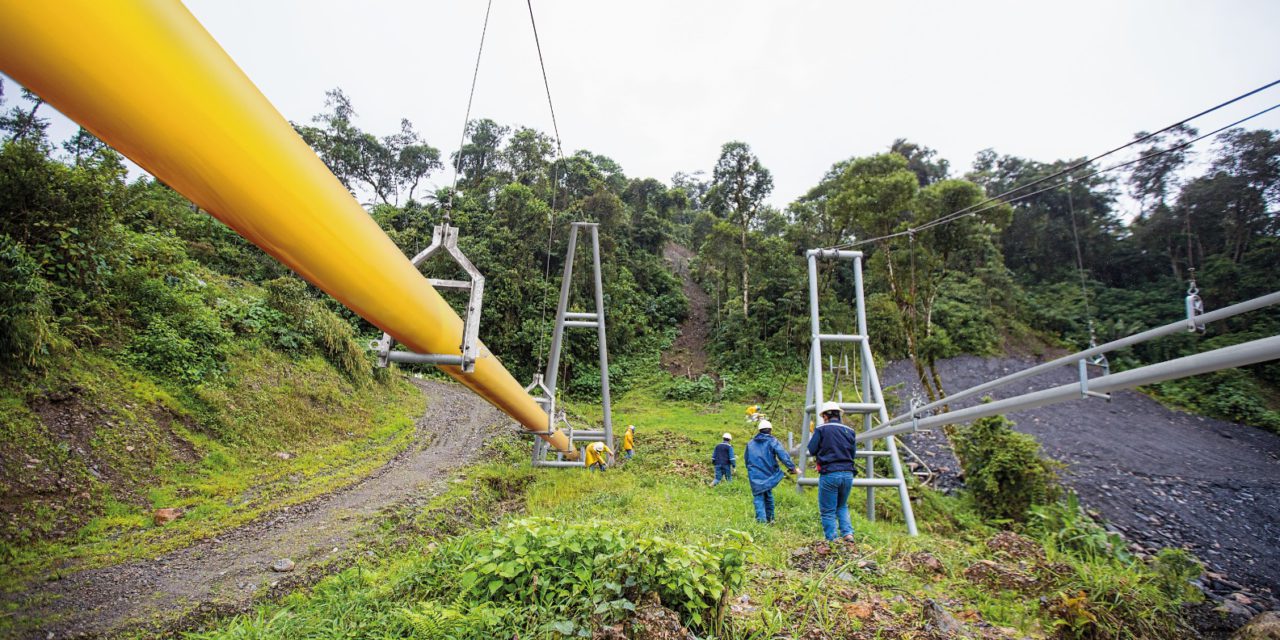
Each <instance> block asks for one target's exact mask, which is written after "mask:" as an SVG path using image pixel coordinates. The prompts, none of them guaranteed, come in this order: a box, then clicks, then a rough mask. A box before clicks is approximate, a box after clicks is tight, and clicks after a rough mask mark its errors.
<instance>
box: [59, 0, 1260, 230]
mask: <svg viewBox="0 0 1280 640" xmlns="http://www.w3.org/2000/svg"><path fill="white" fill-rule="evenodd" d="M186 4H187V6H188V7H189V8H190V10H191V11H192V13H194V14H195V16H196V17H197V18H198V19H199V20H200V21H201V22H202V23H203V24H204V26H205V28H206V29H208V30H209V32H210V33H212V34H213V37H214V38H215V39H217V40H218V42H220V43H221V44H222V46H223V47H224V48H225V49H226V50H227V51H228V52H229V53H230V54H231V57H232V58H233V59H235V60H236V61H237V62H238V63H239V64H240V66H241V67H242V68H243V69H244V70H245V71H246V73H247V74H248V75H249V77H250V78H252V79H253V81H254V82H255V83H257V85H258V87H259V88H260V89H261V90H262V91H263V93H265V94H266V96H267V97H268V98H269V99H270V100H271V101H272V102H273V103H274V104H275V106H276V108H277V109H279V110H280V112H281V113H283V114H284V116H285V117H286V118H289V119H291V120H294V121H306V120H309V119H310V118H311V116H313V115H314V114H316V113H318V112H320V111H321V110H322V109H323V102H324V92H325V91H326V90H328V89H331V88H334V87H341V88H342V89H343V90H344V91H346V92H347V94H348V95H349V96H350V97H351V99H352V101H353V102H354V104H355V107H356V110H357V112H358V114H359V118H358V124H359V125H360V126H361V127H362V128H363V129H365V130H367V131H370V132H372V133H375V134H378V135H385V134H388V133H391V132H393V131H394V130H395V128H396V127H397V124H398V122H399V119H400V118H402V117H404V118H408V119H410V120H411V121H412V122H413V123H414V125H415V126H416V127H417V129H418V131H419V132H420V133H421V134H422V136H423V137H424V138H425V139H426V140H427V141H428V142H429V143H430V144H432V145H433V146H436V147H438V148H440V149H441V150H442V151H443V152H445V153H448V152H450V151H452V150H454V149H456V148H457V144H458V139H459V136H460V134H461V128H462V121H463V114H464V110H465V108H466V100H467V90H468V87H469V85H470V82H471V73H472V70H473V65H474V63H475V56H476V47H477V45H478V42H479V36H480V27H481V24H482V22H483V18H484V11H485V3H484V2H483V1H482V0H472V1H468V2H416V1H414V2H411V1H407V0H406V1H403V2H390V1H380V2H352V1H347V2H338V1H319V0H297V1H292V2H284V1H273V0H187V1H186ZM534 10H535V12H536V17H537V20H538V28H539V32H540V36H541V39H542V48H543V53H544V55H545V57H546V63H547V71H548V74H549V76H550V82H551V89H552V92H553V96H554V98H555V106H556V112H557V116H558V118H559V123H560V132H561V135H562V137H563V139H564V144H565V149H566V152H572V150H576V149H590V150H591V151H593V152H595V153H601V154H604V155H607V156H610V157H612V158H613V159H615V160H617V161H618V162H619V163H620V164H621V165H622V167H623V168H624V170H625V171H626V173H627V175H629V176H633V177H634V176H640V177H655V178H658V179H661V180H663V181H667V180H669V179H670V177H671V175H672V174H673V173H675V172H676V171H695V170H699V169H701V170H705V171H708V172H710V169H711V167H712V166H713V164H714V162H715V160H716V157H717V155H718V152H719V148H720V145H722V144H723V143H725V142H727V141H730V140H742V141H745V142H747V143H749V144H750V145H751V146H752V148H753V149H754V150H755V152H756V153H757V154H758V155H759V156H760V159H761V160H762V161H763V163H764V164H765V166H767V167H768V168H769V169H770V170H772V171H773V174H774V181H775V185H776V187H775V190H774V194H773V196H772V198H771V201H772V202H773V203H774V204H775V205H777V206H780V207H782V206H785V205H786V204H787V203H788V202H790V201H791V200H793V199H794V198H796V197H797V196H799V195H801V194H803V193H804V192H805V191H806V190H807V189H808V188H809V187H811V186H813V185H814V184H815V183H816V181H817V180H818V179H819V178H820V177H821V176H822V174H823V172H825V171H826V169H827V168H828V167H830V165H831V164H832V163H833V162H835V161H838V160H841V159H844V158H847V157H849V156H853V155H865V154H870V153H874V152H877V151H881V150H884V149H886V148H887V147H888V145H889V144H890V143H891V142H892V140H893V139H894V138H896V137H907V138H909V139H910V140H912V141H915V142H919V143H922V144H925V145H928V146H930V147H933V148H935V149H937V150H938V151H939V153H940V155H941V156H942V157H945V158H947V159H949V160H950V161H951V162H952V164H953V166H954V167H955V168H956V169H958V170H959V171H963V170H964V169H966V168H967V167H968V166H969V164H970V163H971V161H972V159H973V156H974V153H975V152H977V151H979V150H981V149H984V148H987V147H992V148H994V149H996V150H997V151H998V152H1000V153H1009V154H1015V155H1020V156H1027V157H1031V158H1035V159H1039V160H1046V161H1048V160H1054V159H1058V158H1065V157H1079V156H1084V155H1089V154H1093V153H1097V152H1099V151H1102V150H1105V149H1107V148H1110V147H1112V146H1115V145H1116V144H1119V143H1121V142H1123V141H1126V140H1127V139H1129V137H1130V136H1131V135H1132V134H1133V133H1134V132H1135V131H1138V130H1142V129H1154V128H1159V127H1163V126H1165V125H1167V124H1170V123H1172V122H1175V121H1177V120H1179V119H1181V118H1182V117H1185V116H1188V115H1191V114H1192V113H1195V112H1197V111H1200V110H1202V109H1204V108H1206V107H1209V106H1212V105H1214V104H1217V103H1218V102H1220V101H1222V100H1224V99H1226V98H1230V97H1233V96H1235V95H1237V94H1239V93H1242V92H1244V91H1246V90H1249V89H1252V88H1254V87H1257V86H1259V85H1262V84H1265V83H1267V82H1270V81H1272V80H1276V79H1278V78H1280V37H1278V35H1280V2H1277V1H1274V0H1257V1H1244V0H1230V1H1214V2H1204V1H1197V2H1190V1H1176V2H1175V1H1169V0H1152V1H1148V2H1136V1H1134V2H1118V1H1116V0H1105V1H1077V2H1071V3H1061V2H1055V3H1048V2H1027V1H1025V0H1018V1H1009V2H982V3H977V2H951V1H945V2H944V1H939V2H889V1H879V2H797V1H786V2H776V1H775V2H758V1H749V2H748V1H734V2H728V1H725V2H695V1H691V0H679V1H674V0H647V1H645V2H606V1H600V0H537V1H535V2H534ZM1277 102H1280V88H1276V89H1272V90H1270V91H1268V92H1266V93H1265V94H1262V95H1260V96H1258V97H1256V98H1255V99H1253V100H1251V101H1249V102H1247V103H1245V104H1241V105H1237V106H1235V107H1233V108H1231V109H1229V110H1224V111H1223V112H1219V113H1217V114H1213V115H1212V116H1209V117H1207V118H1206V119H1205V120H1203V121H1198V122H1197V123H1196V124H1198V125H1199V126H1200V128H1201V130H1202V131H1203V130H1209V129H1212V128H1216V126H1219V125H1221V124H1225V123H1227V122H1230V121H1231V120H1234V119H1236V118H1238V117H1241V116H1243V115H1247V114H1249V113H1252V112H1254V111H1258V110H1260V109H1262V108H1265V107H1267V106H1270V105H1272V104H1275V103H1277ZM472 117H473V118H478V117H487V118H492V119H494V120H496V121H498V122H499V123H502V124H508V125H526V126H532V127H536V128H539V129H543V130H546V131H550V129H551V121H550V116H549V113H548V110H547V104H546V98H545V95H544V93H543V88H542V79H541V76H540V75H539V72H538V62H537V54H536V50H535V48H534V41H533V35H532V31H531V30H530V26H529V15H528V11H527V8H526V5H525V3H524V2H523V1H522V0H493V13H492V16H491V18H490V23H489V33H488V39H487V41H486V45H485V50H484V56H483V59H482V61H481V66H480V76H479V84H478V87H477V89H476V96H475V106H474V107H473V113H472ZM1254 124H1255V126H1265V127H1269V128H1276V129H1280V112H1273V113H1272V114H1269V115H1268V116H1265V117H1263V118H1259V119H1258V120H1255V121H1254ZM57 134H58V132H57V131H55V135H57ZM449 180H450V175H449V173H448V171H444V172H441V173H438V174H437V175H435V176H433V181H434V182H435V183H437V184H447V183H448V182H449Z"/></svg>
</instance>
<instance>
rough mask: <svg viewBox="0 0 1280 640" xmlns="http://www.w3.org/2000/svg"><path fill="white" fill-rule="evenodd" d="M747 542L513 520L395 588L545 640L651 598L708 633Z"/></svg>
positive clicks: (460, 545) (470, 539) (459, 545)
mask: <svg viewBox="0 0 1280 640" xmlns="http://www.w3.org/2000/svg"><path fill="white" fill-rule="evenodd" d="M750 542H751V539H750V537H749V536H747V535H746V534H743V533H738V532H734V531H729V532H727V533H726V536H725V538H724V539H723V540H722V541H719V542H714V543H710V544H704V545H694V544H683V543H680V542H675V541H673V540H668V539H666V538H662V537H659V536H647V535H638V534H637V533H636V532H633V531H627V530H622V531H619V530H618V529H617V528H615V527H614V526H612V525H610V524H607V523H602V522H598V521H590V522H586V523H575V524H565V523H563V522H559V521H552V520H548V519H526V520H519V521H516V522H513V523H511V524H509V525H507V526H506V527H505V528H503V529H500V530H491V531H482V532H479V533H476V534H472V535H469V536H465V537H462V538H458V539H455V540H453V541H451V542H449V543H448V544H446V545H444V546H442V547H440V548H439V549H437V550H436V552H435V553H434V554H433V555H432V557H431V558H430V559H429V561H428V562H427V563H426V564H425V565H424V566H423V567H422V568H421V569H420V570H419V571H417V572H415V573H413V574H411V575H410V576H408V577H407V578H406V580H405V581H404V583H402V585H401V588H402V589H404V590H406V591H408V592H409V593H408V594H407V595H409V596H411V597H416V598H423V599H438V600H444V601H446V602H447V603H451V605H452V606H453V607H456V608H457V610H460V611H461V610H469V609H470V608H471V607H473V606H476V605H498V606H501V607H510V608H512V609H513V610H514V611H516V612H518V613H519V615H520V616H525V617H527V618H528V620H529V621H530V622H534V621H537V622H539V623H540V624H542V626H543V629H544V632H545V631H556V632H558V633H564V634H571V633H573V632H574V631H575V630H585V629H590V628H592V627H593V626H599V625H601V624H610V623H613V622H617V621H619V620H622V619H624V618H625V617H626V616H627V614H628V613H629V612H631V611H634V610H635V608H636V605H637V603H639V602H640V598H641V597H642V596H644V595H646V594H649V593H656V594H657V595H658V597H659V598H660V599H661V601H662V603H663V604H664V605H665V606H666V607H667V608H669V609H672V610H673V611H675V612H677V613H678V614H679V615H680V617H681V619H682V620H683V621H684V622H685V623H686V624H688V625H690V627H691V628H696V629H704V630H705V629H711V628H714V626H715V625H716V623H717V621H718V620H719V619H720V615H721V614H722V612H723V608H724V606H725V603H726V602H727V601H728V598H729V594H730V593H731V592H732V591H734V590H736V589H739V588H741V586H742V585H743V584H744V581H745V563H746V548H747V546H748V545H749V544H750Z"/></svg>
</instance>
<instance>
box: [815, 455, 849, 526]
mask: <svg viewBox="0 0 1280 640" xmlns="http://www.w3.org/2000/svg"><path fill="white" fill-rule="evenodd" d="M852 490H853V472H852V471H832V472H831V473H824V474H822V475H821V476H819V477H818V513H819V515H821V516H822V533H823V534H824V535H826V537H827V539H828V540H835V539H836V538H837V537H843V536H847V535H850V534H852V533H853V523H852V522H850V521H849V492H850V491H852ZM837 525H838V527H837Z"/></svg>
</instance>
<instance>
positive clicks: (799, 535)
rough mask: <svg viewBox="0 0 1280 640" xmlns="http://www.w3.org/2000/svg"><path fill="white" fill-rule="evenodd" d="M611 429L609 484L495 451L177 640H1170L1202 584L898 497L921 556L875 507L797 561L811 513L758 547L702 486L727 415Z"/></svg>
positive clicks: (798, 511)
mask: <svg viewBox="0 0 1280 640" xmlns="http://www.w3.org/2000/svg"><path fill="white" fill-rule="evenodd" d="M649 382H651V383H652V384H646V385H643V387H645V388H649V387H653V386H660V385H661V381H660V380H658V379H656V377H655V378H654V379H652V380H650V381H649ZM640 386H641V385H637V387H640ZM788 393H790V394H792V395H796V394H798V393H799V390H798V389H794V388H792V389H789V391H788ZM615 412H616V413H615V416H616V418H617V419H618V421H619V422H620V423H635V424H638V425H640V428H639V431H638V436H637V443H638V444H637V446H638V455H637V457H636V458H635V459H634V460H632V461H630V462H627V463H626V464H624V465H622V466H621V467H618V468H615V469H611V470H609V471H607V472H605V473H603V474H598V473H589V472H586V471H585V470H550V471H546V470H544V471H538V472H534V471H533V470H531V469H529V468H528V466H527V465H524V464H522V461H523V460H524V459H525V457H526V456H527V451H526V447H525V446H524V444H523V442H525V441H524V440H523V439H522V440H521V443H519V444H518V443H515V442H495V443H493V444H492V445H491V451H490V455H491V457H492V461H491V462H488V463H485V464H481V465H478V466H475V467H472V468H471V469H469V470H468V472H467V476H466V478H467V482H465V483H460V484H457V485H455V486H454V488H453V490H452V491H451V492H450V493H449V494H447V495H445V496H442V497H440V498H438V499H437V500H436V501H434V502H433V503H432V504H430V505H428V506H427V507H426V508H424V509H423V510H422V511H420V512H410V513H402V514H401V515H400V518H398V519H397V521H396V522H395V523H393V524H389V525H388V534H387V539H388V541H395V542H396V543H398V544H394V545H393V544H388V545H387V546H386V547H385V548H383V549H382V552H381V553H379V554H377V557H376V558H367V559H365V560H363V561H362V562H361V563H360V564H359V565H358V566H356V567H353V568H351V569H348V570H346V571H344V572H342V573H340V574H337V575H334V576H331V577H329V578H327V579H325V580H324V581H322V582H321V583H319V584H318V585H316V587H315V588H314V589H312V590H310V591H308V592H305V593H295V594H293V595H290V596H288V597H286V598H285V599H283V600H282V601H280V602H279V603H273V604H266V605H263V606H261V607H260V608H259V609H258V610H257V611H255V612H252V613H249V614H245V615H243V616H239V617H236V618H234V619H231V620H227V621H224V622H221V623H219V624H217V625H216V626H215V627H213V628H211V629H208V630H206V631H203V632H199V633H195V634H193V637H199V638H207V639H213V638H266V637H272V638H290V637H319V638H328V637H333V638H337V637H350V636H351V635H352V634H355V635H383V636H390V637H399V636H403V635H415V634H417V635H426V636H430V637H450V638H493V637H514V636H517V635H518V636H519V637H522V638H525V637H575V636H581V637H623V636H622V635H611V634H623V633H633V632H634V633H638V634H639V635H635V636H626V637H675V636H663V635H644V634H646V633H648V634H657V633H658V631H656V629H657V627H656V626H652V625H651V623H652V622H653V621H654V620H655V619H670V617H675V618H677V619H678V620H679V621H680V622H681V623H682V624H683V625H685V626H687V627H688V628H689V629H690V630H692V631H693V632H695V633H697V634H699V635H700V636H703V637H717V638H768V637H776V636H777V635H778V634H785V635H787V636H789V637H797V638H818V637H854V638H862V637H866V638H874V637H897V636H898V635H901V634H917V635H918V636H919V637H935V636H938V637H941V633H942V632H941V630H940V629H939V628H938V625H939V624H940V623H939V620H941V619H944V617H945V616H940V615H939V614H938V613H937V608H938V607H940V608H941V609H942V610H944V611H946V612H948V613H947V614H946V615H949V616H951V617H952V618H953V619H954V620H956V621H957V624H963V625H964V626H965V627H966V628H968V629H969V630H970V631H972V632H973V633H977V634H980V635H981V636H982V637H1020V636H1021V635H1025V634H1032V635H1040V634H1044V633H1057V632H1061V633H1062V635H1063V636H1065V637H1092V638H1135V637H1136V638H1168V637H1176V636H1178V635H1180V634H1182V633H1184V631H1185V630H1184V629H1183V627H1182V623H1181V622H1180V619H1181V617H1180V612H1179V603H1180V602H1182V601H1184V600H1185V599H1188V598H1194V594H1193V593H1189V591H1188V587H1189V585H1188V584H1187V580H1188V579H1189V578H1190V577H1192V576H1194V575H1198V573H1199V567H1198V566H1196V565H1195V564H1194V563H1193V562H1191V561H1189V560H1188V559H1187V556H1186V555H1185V554H1182V553H1181V552H1166V553H1165V554H1163V555H1161V556H1160V557H1159V558H1158V559H1156V560H1153V561H1151V562H1150V563H1147V562H1143V561H1138V560H1136V559H1134V558H1131V557H1129V556H1128V555H1127V554H1126V553H1125V552H1124V550H1123V546H1122V545H1116V544H1113V542H1114V541H1113V540H1112V539H1110V538H1108V536H1107V535H1106V534H1105V533H1103V532H1102V530H1101V528H1100V527H1098V526H1097V525H1095V524H1093V523H1092V522H1091V521H1089V520H1088V519H1087V518H1086V517H1085V516H1083V515H1082V514H1081V512H1080V511H1079V510H1078V507H1075V506H1067V505H1050V506H1040V507H1036V508H1035V510H1034V511H1033V512H1030V513H1028V514H1027V517H1028V518H1029V519H1028V524H1025V525H1019V526H1018V529H1019V530H1020V531H1021V532H1022V535H1016V534H1013V533H1009V532H1003V533H1002V532H1001V529H1000V528H999V527H997V526H993V525H992V524H988V521H987V520H986V516H985V514H984V512H983V511H981V510H980V509H979V507H978V505H977V503H975V502H974V501H972V500H971V498H969V497H967V496H961V497H947V496H943V495H941V494H938V493H935V492H933V491H931V490H929V489H926V488H923V487H916V488H913V493H914V495H915V501H916V509H917V513H918V515H919V518H920V523H921V529H922V532H921V535H920V536H919V537H917V538H911V537H908V536H905V535H903V532H902V528H903V524H902V522H901V517H900V513H899V512H898V509H897V506H896V504H895V503H894V501H893V500H891V499H890V496H889V495H888V494H887V493H885V494H882V495H881V499H880V501H879V508H878V509H877V514H878V516H879V517H878V519H877V521H876V522H869V521H867V520H866V519H865V517H864V516H863V514H862V509H861V508H858V506H856V507H855V508H854V509H852V510H851V512H852V514H853V518H854V525H855V529H856V530H857V532H858V537H859V541H858V543H857V545H856V547H852V548H849V547H844V546H840V545H832V546H827V545H824V544H822V545H818V546H816V547H815V545H814V540H815V539H816V538H820V527H819V524H818V517H817V506H816V503H815V501H814V494H813V492H812V491H809V492H806V493H805V494H797V493H796V492H795V491H794V490H793V489H792V488H791V485H789V484H787V483H784V484H783V485H781V486H780V487H779V488H778V489H777V490H776V492H775V496H776V499H777V502H778V505H777V509H778V512H777V514H778V515H777V523H776V524H775V525H772V526H766V525H761V524H758V523H756V522H755V519H754V513H753V511H752V505H751V497H750V491H749V489H748V487H747V483H746V482H745V479H744V478H742V477H739V478H737V479H735V480H734V481H733V482H731V483H728V484H725V485H721V486H718V487H714V488H713V487H709V486H708V484H709V480H710V469H709V465H708V462H707V461H708V459H709V455H710V451H711V448H712V446H713V445H714V443H715V442H717V441H718V440H719V437H720V434H721V433H722V432H724V431H729V432H731V433H733V434H734V435H735V436H736V437H737V438H739V439H745V438H746V437H748V436H749V435H750V429H751V426H750V425H748V424H745V423H744V422H743V420H742V416H741V413H740V411H739V406H738V405H737V404H728V403H726V404H723V405H712V406H707V405H704V404H693V403H686V402H671V401H664V400H663V399H662V398H661V397H660V396H657V395H655V394H653V393H650V392H647V391H641V390H634V391H632V392H629V393H628V394H627V395H626V396H625V397H623V398H621V399H620V400H619V401H618V403H617V404H616V405H615ZM783 437H785V435H784V436H783ZM859 505H860V503H859ZM459 522H461V523H464V524H462V525H461V526H460V525H458V523H459ZM655 595H656V597H657V600H658V601H660V602H661V604H662V607H664V608H665V609H667V610H669V611H668V613H665V614H663V613H655V606H654V599H655ZM660 616H667V617H660ZM633 626H639V627H643V629H634V630H633V629H632V627H633Z"/></svg>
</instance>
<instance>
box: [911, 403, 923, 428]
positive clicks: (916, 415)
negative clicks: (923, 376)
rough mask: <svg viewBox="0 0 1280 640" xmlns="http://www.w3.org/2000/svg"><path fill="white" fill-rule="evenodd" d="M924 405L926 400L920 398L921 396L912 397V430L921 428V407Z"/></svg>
mask: <svg viewBox="0 0 1280 640" xmlns="http://www.w3.org/2000/svg"><path fill="white" fill-rule="evenodd" d="M922 406H924V402H923V401H921V400H920V396H912V397H911V432H913V433H914V432H916V431H919V430H920V407H922Z"/></svg>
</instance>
